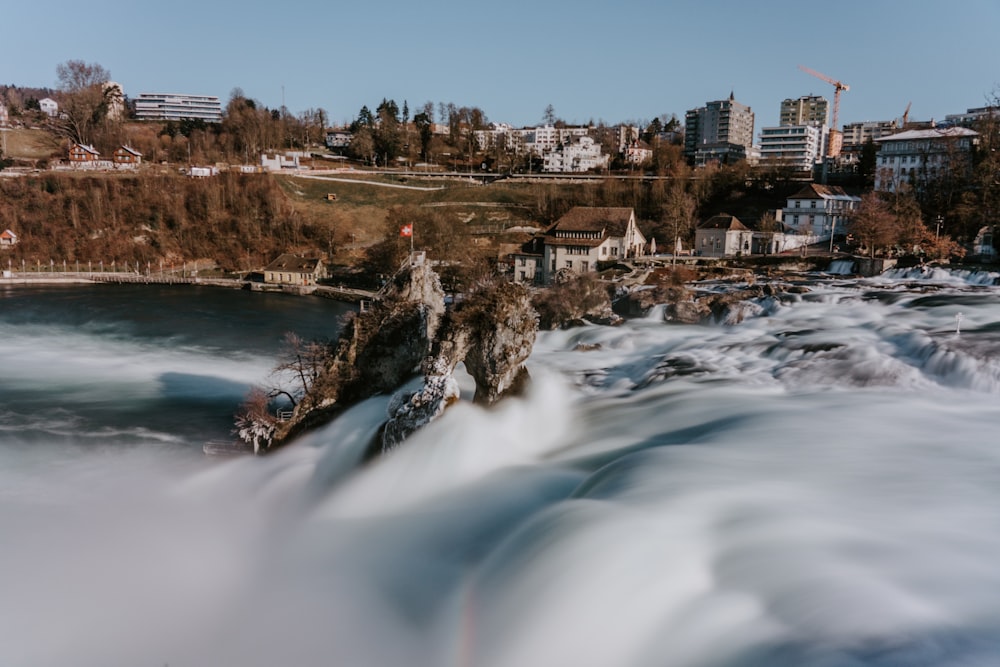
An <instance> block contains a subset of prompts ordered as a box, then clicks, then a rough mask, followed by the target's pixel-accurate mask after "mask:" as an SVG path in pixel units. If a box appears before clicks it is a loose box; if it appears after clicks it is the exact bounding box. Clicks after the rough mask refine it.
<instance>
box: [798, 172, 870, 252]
mask: <svg viewBox="0 0 1000 667" xmlns="http://www.w3.org/2000/svg"><path fill="white" fill-rule="evenodd" d="M860 203H861V197H855V196H853V195H849V194H847V192H846V191H845V190H844V188H842V187H840V186H836V185H819V184H817V183H810V184H808V185H805V186H803V187H802V189H801V190H799V191H798V192H796V193H795V194H793V195H792V196H790V197H789V198H788V200H787V205H786V206H785V208H784V209H782V213H781V220H782V223H784V225H785V228H786V229H787V230H788V231H789V232H790V233H792V234H798V235H801V236H806V237H811V240H810V241H808V243H802V244H801V245H808V244H809V243H818V242H820V241H824V240H829V239H830V237H831V236H832V235H835V234H837V233H841V234H842V233H844V232H845V230H846V229H847V223H848V219H849V216H850V215H851V211H853V210H854V209H856V208H857V207H858V205H859V204H860Z"/></svg>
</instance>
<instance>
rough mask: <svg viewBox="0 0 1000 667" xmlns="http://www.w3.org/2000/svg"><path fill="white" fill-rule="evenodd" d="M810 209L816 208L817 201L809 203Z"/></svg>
mask: <svg viewBox="0 0 1000 667" xmlns="http://www.w3.org/2000/svg"><path fill="white" fill-rule="evenodd" d="M809 208H816V200H815V199H813V200H812V201H811V202H809Z"/></svg>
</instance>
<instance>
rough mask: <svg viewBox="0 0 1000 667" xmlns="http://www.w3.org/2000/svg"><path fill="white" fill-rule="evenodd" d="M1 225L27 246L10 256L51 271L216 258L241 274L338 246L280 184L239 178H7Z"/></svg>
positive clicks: (2, 184)
mask: <svg viewBox="0 0 1000 667" xmlns="http://www.w3.org/2000/svg"><path fill="white" fill-rule="evenodd" d="M0 228H9V229H12V230H15V233H16V234H17V235H18V237H19V240H20V242H19V243H18V245H17V246H15V247H14V248H11V249H9V250H7V251H5V253H4V255H5V259H8V260H13V261H14V262H19V261H21V260H22V259H24V260H26V261H28V262H29V263H34V262H36V261H40V262H42V263H45V264H48V263H49V261H50V260H51V261H54V262H56V263H61V262H62V261H63V260H65V261H67V262H76V261H80V262H86V261H93V262H95V263H96V262H98V261H104V262H109V261H113V260H116V261H118V262H131V263H136V262H138V263H140V264H146V263H147V262H150V263H158V262H159V261H160V260H163V261H164V262H165V263H166V264H171V263H180V262H182V261H184V260H190V259H212V260H214V261H216V262H217V263H218V264H219V265H220V267H223V268H226V269H231V270H242V269H246V268H248V267H256V268H259V267H260V266H261V265H262V264H264V263H266V262H267V261H269V260H270V258H273V257H274V256H275V255H277V254H279V253H281V252H308V253H316V252H323V251H324V250H326V249H327V247H328V246H329V244H330V243H331V234H330V231H329V229H328V228H327V226H326V225H325V224H324V223H323V222H322V221H310V220H306V219H304V217H303V216H302V215H300V214H299V213H298V212H297V211H296V209H295V207H294V206H293V205H292V203H291V202H290V201H289V200H288V198H287V197H286V196H285V194H284V192H283V191H282V190H281V188H280V187H278V185H277V184H276V183H275V181H274V179H272V178H270V177H269V176H266V175H247V174H234V173H223V174H220V175H218V176H216V177H213V178H210V179H192V178H187V177H184V176H180V175H172V174H151V173H139V174H133V175H121V176H119V175H105V174H102V175H78V174H55V173H52V174H43V175H39V176H37V177H24V178H12V179H3V180H0ZM4 263H5V264H6V262H4Z"/></svg>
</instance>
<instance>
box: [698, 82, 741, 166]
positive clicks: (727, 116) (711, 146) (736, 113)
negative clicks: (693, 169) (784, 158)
mask: <svg viewBox="0 0 1000 667" xmlns="http://www.w3.org/2000/svg"><path fill="white" fill-rule="evenodd" d="M753 123H754V115H753V111H752V110H751V109H750V107H748V106H746V105H745V104H740V103H739V102H737V101H736V99H735V97H734V95H733V93H730V94H729V99H726V100H716V101H714V102H708V103H706V104H705V106H703V107H699V108H697V109H690V110H688V112H687V113H686V114H685V116H684V127H685V134H684V155H685V157H687V158H688V160H689V161H691V162H693V163H694V164H695V166H703V165H705V164H708V163H709V162H713V161H718V162H723V163H730V162H735V161H737V160H744V159H746V156H747V152H748V150H749V149H750V147H751V146H752V145H753Z"/></svg>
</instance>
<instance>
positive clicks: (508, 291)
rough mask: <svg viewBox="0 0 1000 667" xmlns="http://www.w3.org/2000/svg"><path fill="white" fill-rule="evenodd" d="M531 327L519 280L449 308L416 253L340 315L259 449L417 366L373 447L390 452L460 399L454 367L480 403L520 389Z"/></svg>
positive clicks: (492, 285) (531, 313)
mask: <svg viewBox="0 0 1000 667" xmlns="http://www.w3.org/2000/svg"><path fill="white" fill-rule="evenodd" d="M537 331H538V315H537V313H536V312H535V310H534V309H533V307H532V305H531V299H530V298H529V295H528V292H527V290H526V289H525V288H524V287H522V286H520V285H517V284H514V283H509V282H506V281H499V280H498V281H495V282H484V283H481V284H480V285H478V286H477V287H476V288H474V289H472V290H470V291H469V292H468V293H467V294H465V295H464V298H462V299H461V300H460V301H459V302H458V303H457V304H456V305H455V307H453V308H451V309H446V307H445V299H444V292H443V290H442V289H441V283H440V280H439V279H438V276H437V274H436V273H435V272H434V271H433V270H432V269H431V268H430V266H429V265H427V264H426V263H425V262H423V261H422V260H421V256H420V255H417V256H416V257H415V259H414V260H413V261H412V262H411V263H410V264H409V265H408V266H405V267H403V268H402V269H401V270H400V271H399V272H398V273H397V274H396V275H395V276H394V277H393V278H392V281H391V282H390V284H389V285H387V287H386V289H385V292H384V296H383V298H382V299H381V300H380V301H379V302H377V303H376V304H375V305H373V306H372V307H371V308H370V309H368V310H366V311H363V312H360V313H357V314H356V315H355V316H354V317H353V318H352V319H351V320H349V321H348V322H347V323H346V325H345V326H344V329H343V331H342V333H341V335H340V338H339V339H338V341H337V342H336V344H335V345H334V346H333V347H332V348H331V354H330V358H329V360H328V361H327V362H326V363H325V365H324V367H323V369H322V372H320V373H319V374H318V377H316V379H315V380H314V381H313V382H312V384H311V385H310V386H309V389H308V390H307V391H306V393H305V395H304V396H303V397H302V398H301V400H300V401H299V403H298V404H297V405H296V407H295V410H294V412H293V414H292V417H291V419H290V420H288V421H287V422H283V423H281V424H278V425H277V427H276V428H275V430H274V433H273V438H271V440H270V442H268V443H266V446H262V447H261V451H267V450H268V449H274V448H276V447H279V446H281V445H282V444H284V443H286V442H288V441H290V440H291V439H292V438H293V437H295V436H296V435H298V434H300V433H302V432H303V431H305V430H308V429H310V428H314V427H316V426H319V425H321V424H324V423H326V422H328V421H329V420H330V419H332V418H334V417H335V416H336V415H337V414H338V413H339V412H340V411H341V410H343V409H344V408H345V407H347V406H349V405H352V404H354V403H356V402H358V401H361V400H363V399H365V398H368V397H370V396H373V395H376V394H388V393H390V392H393V391H396V390H397V389H398V388H399V387H400V386H401V385H403V384H404V383H406V382H407V381H409V380H410V379H412V378H413V376H414V375H417V374H423V384H422V386H421V387H420V389H418V390H417V391H413V392H407V393H405V394H398V395H396V396H394V397H393V399H392V400H391V402H390V404H389V408H388V413H389V414H388V420H387V421H386V423H385V425H384V427H383V429H382V435H381V438H380V441H379V442H378V443H377V450H378V451H377V452H374V453H378V452H384V451H388V450H390V449H392V448H393V447H395V446H397V445H398V444H399V443H401V442H402V441H403V440H404V439H406V437H407V436H409V435H410V434H411V433H413V432H414V431H415V430H417V429H419V428H420V427H421V426H423V425H425V424H427V423H428V422H430V421H431V420H433V419H434V418H436V417H437V416H439V415H440V414H441V413H442V412H443V411H444V410H445V409H446V408H447V407H448V406H449V405H451V404H452V403H454V402H455V401H457V400H459V397H460V392H459V387H458V382H457V381H456V379H455V377H454V371H455V368H456V367H457V366H458V364H460V363H462V362H464V363H465V367H466V370H467V371H468V372H469V374H470V375H471V376H472V377H473V379H474V380H475V382H476V393H475V397H474V400H475V401H476V402H477V403H482V404H485V405H490V404H492V403H494V402H495V401H497V400H499V399H500V398H502V397H503V396H505V395H507V394H509V393H511V392H512V391H516V390H518V389H519V388H520V386H521V384H523V382H524V381H525V380H526V378H527V372H526V371H525V369H524V362H525V360H526V359H527V358H528V356H529V355H530V354H531V349H532V346H533V345H534V342H535V335H536V333H537ZM243 430H244V431H246V429H243ZM246 432H247V433H250V431H246ZM253 433H254V435H258V433H257V432H256V431H254V432H253ZM257 439H258V440H259V437H258V438H257Z"/></svg>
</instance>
